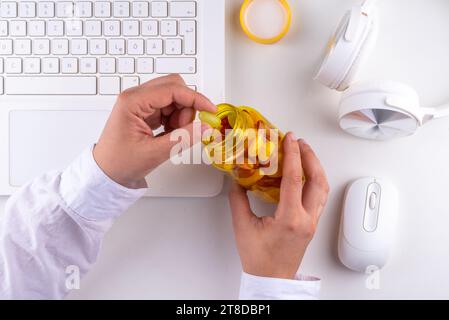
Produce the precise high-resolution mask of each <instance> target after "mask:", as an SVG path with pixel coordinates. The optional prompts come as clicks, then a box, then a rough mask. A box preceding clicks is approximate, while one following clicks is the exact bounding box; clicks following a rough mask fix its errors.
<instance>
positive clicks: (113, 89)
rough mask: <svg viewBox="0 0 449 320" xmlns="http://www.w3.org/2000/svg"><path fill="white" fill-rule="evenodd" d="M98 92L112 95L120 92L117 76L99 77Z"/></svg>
mask: <svg viewBox="0 0 449 320" xmlns="http://www.w3.org/2000/svg"><path fill="white" fill-rule="evenodd" d="M99 92H100V94H104V95H114V94H119V93H120V78H119V77H100V79H99Z"/></svg>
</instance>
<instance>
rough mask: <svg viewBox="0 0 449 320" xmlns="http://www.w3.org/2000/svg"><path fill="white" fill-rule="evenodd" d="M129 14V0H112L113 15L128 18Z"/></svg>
mask: <svg viewBox="0 0 449 320" xmlns="http://www.w3.org/2000/svg"><path fill="white" fill-rule="evenodd" d="M129 16H130V8H129V2H127V1H114V17H116V18H128V17H129Z"/></svg>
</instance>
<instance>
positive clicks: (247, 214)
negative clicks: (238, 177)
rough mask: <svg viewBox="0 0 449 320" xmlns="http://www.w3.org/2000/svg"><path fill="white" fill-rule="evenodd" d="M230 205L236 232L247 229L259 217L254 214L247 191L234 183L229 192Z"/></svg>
mask: <svg viewBox="0 0 449 320" xmlns="http://www.w3.org/2000/svg"><path fill="white" fill-rule="evenodd" d="M229 205H230V207H231V212H232V224H233V225H234V229H235V230H239V229H243V228H245V227H246V226H247V225H248V224H249V223H251V220H253V219H254V218H256V217H257V216H256V215H255V214H254V213H253V212H252V210H251V207H250V204H249V199H248V196H247V194H246V190H245V189H243V188H242V187H241V186H239V185H238V184H237V183H235V182H233V183H232V186H231V190H230V191H229Z"/></svg>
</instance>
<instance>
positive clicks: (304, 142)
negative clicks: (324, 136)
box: [298, 139, 307, 145]
mask: <svg viewBox="0 0 449 320" xmlns="http://www.w3.org/2000/svg"><path fill="white" fill-rule="evenodd" d="M298 141H299V143H300V144H302V145H305V144H307V142H306V140H304V139H299V140H298Z"/></svg>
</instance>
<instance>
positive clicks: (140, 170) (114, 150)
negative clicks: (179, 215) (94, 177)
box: [94, 75, 216, 188]
mask: <svg viewBox="0 0 449 320" xmlns="http://www.w3.org/2000/svg"><path fill="white" fill-rule="evenodd" d="M196 110H199V111H203V110H204V111H209V112H216V106H215V105H214V104H212V102H210V100H209V99H207V98H206V97H204V96H203V95H201V94H200V93H197V92H195V91H194V90H191V89H189V88H188V87H187V86H186V85H185V83H184V81H183V80H182V78H181V77H180V76H178V75H170V76H166V77H162V78H158V79H155V80H152V81H149V82H147V83H145V84H143V85H141V86H139V87H135V88H131V89H129V90H126V91H125V92H123V93H122V94H120V96H119V97H118V99H117V102H116V104H115V107H114V110H113V111H112V114H111V116H110V118H109V120H108V122H107V124H106V127H105V129H104V131H103V133H102V135H101V138H100V140H99V142H98V144H97V145H96V146H95V149H94V158H95V161H96V162H97V163H98V165H99V166H100V168H101V169H102V170H103V171H104V172H105V173H106V174H107V175H108V176H109V177H110V178H111V179H112V180H114V181H115V182H117V183H119V184H121V185H123V186H125V187H128V188H141V187H146V183H145V180H144V179H145V177H146V176H147V175H148V174H149V173H150V172H151V171H152V170H154V169H155V168H156V167H158V166H159V165H160V164H162V163H163V162H165V161H166V160H168V159H169V157H170V150H171V148H172V147H173V146H174V145H175V144H177V143H178V141H170V137H169V135H168V134H165V135H162V136H158V137H155V136H154V135H153V131H152V130H155V129H158V128H159V127H161V126H164V129H165V133H169V132H171V131H173V130H174V129H179V128H183V129H185V130H187V131H188V132H189V134H190V136H191V137H192V136H193V132H192V130H193V129H192V128H193V126H192V121H193V120H194V118H195V113H196Z"/></svg>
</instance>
